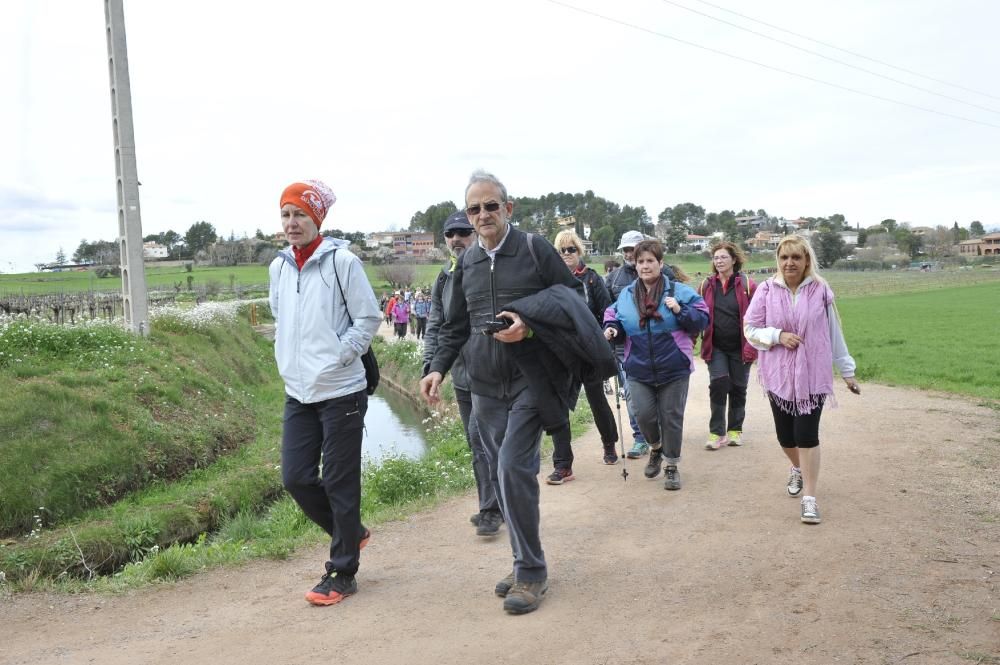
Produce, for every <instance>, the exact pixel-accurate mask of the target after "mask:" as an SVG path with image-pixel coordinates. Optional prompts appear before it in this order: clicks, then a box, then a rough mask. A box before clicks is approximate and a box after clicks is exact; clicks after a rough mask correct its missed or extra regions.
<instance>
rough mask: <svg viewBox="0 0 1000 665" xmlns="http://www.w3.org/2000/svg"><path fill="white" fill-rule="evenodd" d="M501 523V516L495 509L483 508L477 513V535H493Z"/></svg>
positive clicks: (498, 529)
mask: <svg viewBox="0 0 1000 665" xmlns="http://www.w3.org/2000/svg"><path fill="white" fill-rule="evenodd" d="M501 524H503V516H502V515H501V514H500V513H499V512H498V511H496V510H484V511H483V512H482V513H481V514H480V515H479V524H477V525H476V535H477V536H495V535H497V532H498V531H500V525H501Z"/></svg>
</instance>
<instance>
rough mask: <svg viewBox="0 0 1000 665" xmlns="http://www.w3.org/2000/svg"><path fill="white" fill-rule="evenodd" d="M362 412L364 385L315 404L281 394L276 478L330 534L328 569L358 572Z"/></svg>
mask: <svg viewBox="0 0 1000 665" xmlns="http://www.w3.org/2000/svg"><path fill="white" fill-rule="evenodd" d="M367 411H368V395H367V394H365V391H364V390H362V391H359V392H356V393H354V394H351V395H345V396H343V397H335V398H333V399H328V400H325V401H323V402H316V403H314V404H303V403H302V402H300V401H298V400H297V399H294V398H292V397H288V396H287V395H286V396H285V421H284V428H283V431H282V436H281V480H282V482H283V483H284V485H285V489H286V490H288V493H289V494H291V495H292V498H293V499H295V503H297V504H299V507H300V508H302V512H303V513H305V514H306V517H308V518H309V519H311V520H312V521H313V522H315V523H316V524H318V525H319V526H320V528H322V529H323V530H324V531H326V532H327V533H328V534H330V560H329V561H328V562H327V564H326V570H327V572H337V573H342V574H345V575H353V574H355V573H356V572H357V571H358V555H359V550H358V544H359V543H360V541H361V537H362V535H364V534H363V533H362V532H361V529H362V527H361V438H362V435H363V434H364V427H365V413H366V412H367ZM321 455H322V463H323V473H322V477H321V476H320V472H319V471H320V469H319V465H320V456H321Z"/></svg>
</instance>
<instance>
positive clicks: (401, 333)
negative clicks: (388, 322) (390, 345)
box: [395, 323, 406, 339]
mask: <svg viewBox="0 0 1000 665" xmlns="http://www.w3.org/2000/svg"><path fill="white" fill-rule="evenodd" d="M395 326H396V337H398V338H399V339H403V338H404V337H406V323H396V324H395Z"/></svg>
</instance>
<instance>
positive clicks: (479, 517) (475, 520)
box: [469, 513, 483, 526]
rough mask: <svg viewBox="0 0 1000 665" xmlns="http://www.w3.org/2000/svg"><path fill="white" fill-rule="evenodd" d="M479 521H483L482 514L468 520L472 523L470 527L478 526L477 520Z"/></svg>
mask: <svg viewBox="0 0 1000 665" xmlns="http://www.w3.org/2000/svg"><path fill="white" fill-rule="evenodd" d="M481 519H483V514H482V513H476V514H474V515H473V516H472V517H470V518H469V521H470V522H472V526H479V520H481Z"/></svg>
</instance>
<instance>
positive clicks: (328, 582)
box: [306, 573, 358, 605]
mask: <svg viewBox="0 0 1000 665" xmlns="http://www.w3.org/2000/svg"><path fill="white" fill-rule="evenodd" d="M357 592H358V582H357V580H356V579H354V575H338V574H337V573H327V574H326V575H324V576H323V579H321V580H320V581H319V584H317V585H316V586H314V587H313V589H312V591H310V592H309V593H307V594H306V600H307V601H309V602H310V603H311V604H313V605H336V604H337V603H339V602H340V601H342V600H343V599H344V598H347V597H348V596H353V595H354V594H356V593H357Z"/></svg>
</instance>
